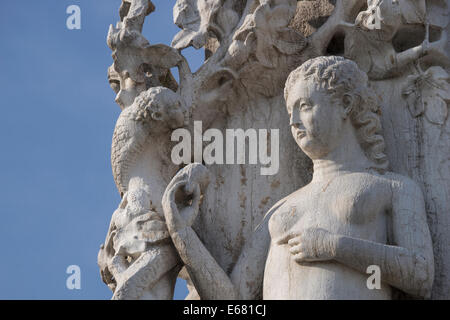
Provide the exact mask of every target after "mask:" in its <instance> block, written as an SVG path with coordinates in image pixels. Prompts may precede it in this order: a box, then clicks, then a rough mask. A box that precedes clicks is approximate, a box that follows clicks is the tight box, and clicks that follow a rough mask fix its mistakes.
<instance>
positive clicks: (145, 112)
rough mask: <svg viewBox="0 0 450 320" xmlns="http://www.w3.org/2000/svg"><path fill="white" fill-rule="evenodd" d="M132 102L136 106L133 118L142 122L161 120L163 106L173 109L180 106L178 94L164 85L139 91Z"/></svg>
mask: <svg viewBox="0 0 450 320" xmlns="http://www.w3.org/2000/svg"><path fill="white" fill-rule="evenodd" d="M134 103H135V104H136V105H137V106H138V109H137V114H136V119H135V120H136V121H143V122H148V121H150V120H156V121H160V120H162V113H163V106H167V107H168V108H169V109H173V110H175V109H179V108H181V102H180V97H179V95H178V94H177V93H175V92H173V91H172V90H170V89H168V88H165V87H152V88H150V89H148V90H146V91H143V92H141V93H140V94H139V96H137V97H136V99H135V100H134Z"/></svg>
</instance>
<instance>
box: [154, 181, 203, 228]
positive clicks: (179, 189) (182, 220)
mask: <svg viewBox="0 0 450 320" xmlns="http://www.w3.org/2000/svg"><path fill="white" fill-rule="evenodd" d="M173 182H175V183H171V185H169V186H168V187H167V189H166V191H165V192H164V196H163V201H162V207H163V210H164V215H165V218H166V223H167V229H168V230H169V232H170V234H173V233H175V232H178V231H180V230H183V229H184V228H186V227H190V226H191V225H192V223H193V222H194V220H195V218H196V217H197V214H198V211H199V206H200V196H201V191H200V185H199V184H198V183H195V184H191V183H189V181H187V180H181V181H173ZM189 189H190V190H189Z"/></svg>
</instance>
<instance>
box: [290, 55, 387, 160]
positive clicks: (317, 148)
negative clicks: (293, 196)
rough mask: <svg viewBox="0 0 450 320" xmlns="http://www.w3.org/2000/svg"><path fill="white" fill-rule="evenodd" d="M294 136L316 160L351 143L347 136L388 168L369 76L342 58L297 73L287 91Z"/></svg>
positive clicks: (305, 66) (309, 65)
mask: <svg viewBox="0 0 450 320" xmlns="http://www.w3.org/2000/svg"><path fill="white" fill-rule="evenodd" d="M284 95H285V99H286V106H287V110H288V113H289V117H290V125H291V131H292V135H293V137H294V139H295V141H296V142H297V144H298V145H299V146H300V148H301V149H302V150H303V152H305V153H306V155H308V156H309V157H310V158H311V159H312V160H315V159H322V158H324V157H326V156H327V154H329V153H330V152H331V151H333V150H334V149H336V148H339V147H340V146H342V145H343V144H345V143H347V142H348V141H346V139H348V133H349V132H350V133H351V134H354V136H355V137H356V139H357V143H359V145H360V146H361V149H362V150H363V151H364V153H365V154H366V156H367V158H368V159H369V160H372V161H373V162H374V163H375V165H374V167H375V168H378V169H386V167H387V159H386V155H385V154H384V153H383V151H384V139H383V137H382V136H381V134H380V131H381V123H380V117H379V114H378V113H379V106H378V104H377V99H376V97H375V94H374V92H373V90H371V89H370V88H369V87H368V78H367V75H366V74H365V73H364V72H363V71H361V70H360V69H359V68H358V66H357V65H356V63H354V62H353V61H351V60H347V59H344V58H342V57H334V56H330V57H318V58H315V59H311V60H308V61H307V62H305V63H304V64H303V65H301V66H300V67H299V68H297V69H296V70H294V71H293V72H292V73H291V74H290V75H289V77H288V80H287V82H286V86H285V92H284Z"/></svg>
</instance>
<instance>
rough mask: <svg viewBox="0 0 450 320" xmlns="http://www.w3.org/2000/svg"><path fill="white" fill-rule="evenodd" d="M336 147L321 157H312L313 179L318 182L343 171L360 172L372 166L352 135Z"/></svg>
mask: <svg viewBox="0 0 450 320" xmlns="http://www.w3.org/2000/svg"><path fill="white" fill-rule="evenodd" d="M342 141H345V143H342V144H340V145H339V146H338V147H337V148H335V149H334V150H332V151H330V152H329V153H328V154H327V155H326V156H324V157H323V158H321V159H314V160H313V165H314V173H313V181H316V182H319V181H321V180H327V179H330V178H333V177H335V176H337V175H340V174H342V173H344V172H362V171H366V170H368V169H369V168H371V167H373V163H372V161H371V160H369V159H368V158H367V156H366V155H365V153H364V151H363V150H362V148H361V146H360V145H359V142H358V141H357V139H356V137H355V136H354V135H347V137H345V138H344V139H343V140H342Z"/></svg>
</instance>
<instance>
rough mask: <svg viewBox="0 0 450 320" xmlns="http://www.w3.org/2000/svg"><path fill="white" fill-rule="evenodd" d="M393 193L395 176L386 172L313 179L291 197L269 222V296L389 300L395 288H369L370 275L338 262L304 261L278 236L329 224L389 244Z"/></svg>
mask: <svg viewBox="0 0 450 320" xmlns="http://www.w3.org/2000/svg"><path fill="white" fill-rule="evenodd" d="M391 195H392V192H391V184H390V180H388V179H386V178H384V177H382V176H378V175H375V174H371V173H346V174H343V175H340V176H336V177H335V178H331V179H325V180H323V181H320V182H314V181H313V182H312V183H310V184H309V185H307V186H305V187H304V188H301V189H300V190H298V191H296V192H295V193H293V194H292V195H291V196H289V197H288V200H287V201H286V202H285V203H284V204H283V205H282V206H281V207H280V208H279V209H278V210H277V211H276V212H275V213H274V214H273V216H272V217H271V219H270V221H269V231H270V236H271V246H270V250H269V255H268V260H267V263H266V269H265V275H264V276H265V281H264V293H263V296H264V299H389V298H390V289H389V287H387V286H383V287H382V289H381V290H369V289H368V288H367V286H366V281H367V277H368V275H364V274H362V273H360V272H358V271H354V270H352V269H350V268H349V267H346V266H344V265H341V264H339V263H337V262H334V261H332V262H314V263H302V264H298V263H297V262H295V261H294V260H293V259H292V255H291V254H290V253H289V246H288V245H287V244H284V245H279V244H277V240H278V239H279V238H281V237H282V236H284V235H285V234H286V233H290V232H295V233H301V232H302V231H303V230H306V229H308V228H323V229H326V230H329V231H330V232H332V233H335V234H342V235H346V236H349V237H354V238H360V239H365V240H370V241H374V242H378V243H388V242H389V241H388V239H389V235H388V230H389V228H388V224H389V212H390V210H389V208H390V205H391ZM282 270H285V271H286V270H289V272H285V271H284V272H283V271H282ZM274 280H275V281H274ZM348 283H352V286H348Z"/></svg>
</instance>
